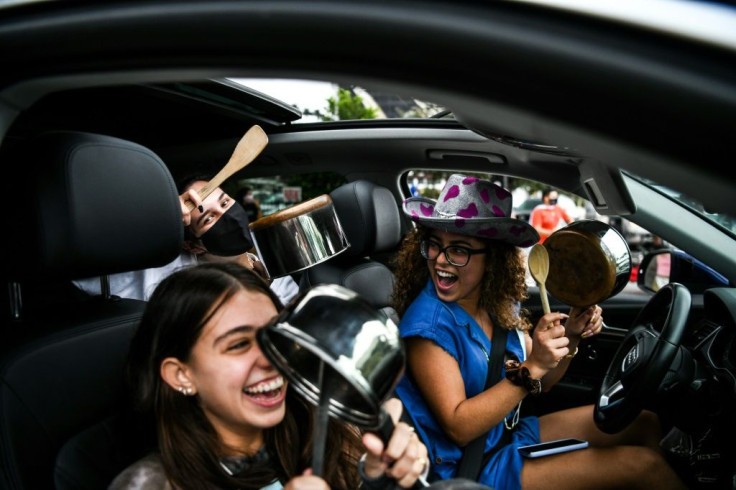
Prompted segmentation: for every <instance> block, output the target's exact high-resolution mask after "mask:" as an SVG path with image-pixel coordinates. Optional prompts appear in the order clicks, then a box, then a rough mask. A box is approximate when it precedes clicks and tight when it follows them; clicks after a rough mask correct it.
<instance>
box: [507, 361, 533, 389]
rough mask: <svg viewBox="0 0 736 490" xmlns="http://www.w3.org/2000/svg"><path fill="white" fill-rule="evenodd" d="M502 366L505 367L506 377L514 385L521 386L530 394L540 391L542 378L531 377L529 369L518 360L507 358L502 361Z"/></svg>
mask: <svg viewBox="0 0 736 490" xmlns="http://www.w3.org/2000/svg"><path fill="white" fill-rule="evenodd" d="M504 368H506V379H508V380H509V381H511V382H512V383H514V384H515V385H516V386H523V387H524V388H525V389H526V391H528V392H529V394H530V395H535V396H536V395H539V394H540V393H542V380H541V379H534V378H532V375H531V373H530V372H529V369H527V367H526V366H522V364H521V363H520V362H519V361H516V360H513V359H509V360H508V361H506V362H505V363H504Z"/></svg>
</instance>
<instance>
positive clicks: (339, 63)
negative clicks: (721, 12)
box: [0, 0, 736, 214]
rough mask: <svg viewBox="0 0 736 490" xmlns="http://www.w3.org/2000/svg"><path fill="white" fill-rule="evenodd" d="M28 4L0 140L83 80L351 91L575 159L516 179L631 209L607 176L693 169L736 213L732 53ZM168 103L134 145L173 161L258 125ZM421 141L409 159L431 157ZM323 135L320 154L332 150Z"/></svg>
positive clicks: (8, 74) (556, 16)
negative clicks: (403, 98) (434, 109)
mask: <svg viewBox="0 0 736 490" xmlns="http://www.w3.org/2000/svg"><path fill="white" fill-rule="evenodd" d="M22 4H23V2H16V3H15V4H14V5H20V6H13V7H8V8H4V9H3V16H2V19H0V46H2V47H1V48H0V50H1V51H0V53H2V59H3V65H4V68H3V71H2V73H1V74H0V101H2V102H4V112H3V118H2V122H3V123H4V126H5V128H3V129H6V128H7V126H9V125H10V122H12V121H13V116H14V113H17V112H20V111H22V110H23V109H25V108H26V107H29V106H31V105H32V104H33V103H34V102H36V101H37V100H38V99H39V98H41V97H42V96H44V95H45V94H47V93H49V92H53V91H57V90H60V89H64V88H68V87H75V86H76V85H77V84H79V83H85V84H90V83H92V84H102V85H105V84H111V83H122V82H135V83H140V82H143V81H148V82H154V83H159V84H165V83H170V82H172V81H174V80H206V79H211V78H221V77H225V76H228V77H259V76H267V77H288V76H298V77H300V78H315V79H331V80H334V81H337V82H340V81H342V80H344V81H345V82H346V83H357V84H362V85H364V86H375V87H378V88H380V89H382V90H385V91H393V92H395V93H399V94H401V93H410V94H412V95H414V96H416V97H418V98H420V99H424V100H432V101H435V102H437V103H439V104H442V105H444V106H446V107H449V108H451V109H452V110H453V112H454V113H455V116H456V117H457V118H458V120H460V121H461V122H462V123H463V124H465V125H467V126H468V127H471V128H473V131H474V132H475V133H478V134H483V135H488V136H490V137H499V136H511V137H514V138H520V139H522V140H526V141H533V142H536V141H539V142H544V143H549V142H554V143H555V144H558V145H560V146H564V147H569V148H574V149H575V150H576V151H578V152H580V154H582V155H584V156H585V158H580V159H577V160H576V159H575V158H571V157H562V158H560V157H554V156H550V155H547V156H544V155H543V154H537V153H529V152H527V153H523V154H522V153H518V152H517V153H514V150H508V149H507V150H506V151H507V152H510V153H511V154H515V155H518V157H519V162H521V164H523V165H537V164H544V163H545V162H556V163H558V164H560V168H563V169H567V168H571V165H578V164H579V165H580V166H581V167H580V172H581V174H582V176H583V178H584V177H585V176H586V175H595V176H598V177H599V178H600V181H601V183H602V185H603V187H604V189H603V191H604V192H605V193H606V194H608V195H610V196H613V197H618V198H619V202H618V203H616V205H617V206H618V207H619V209H621V210H624V211H625V210H626V208H627V207H628V206H627V203H626V196H625V193H624V195H620V191H621V189H620V180H619V179H617V177H616V173H617V172H616V171H611V170H609V169H607V168H606V167H605V166H604V165H603V163H602V162H606V161H612V162H615V163H616V164H617V165H620V166H621V167H622V168H624V169H626V168H629V169H632V170H633V171H635V172H636V173H638V174H640V175H643V176H645V177H646V176H649V177H652V178H654V179H656V180H658V181H660V182H662V183H664V184H669V185H671V186H673V187H684V188H690V187H693V183H694V182H693V178H694V173H693V172H692V170H693V169H695V168H697V169H699V172H700V174H699V178H700V179H701V180H700V181H699V182H698V183H697V185H696V186H694V189H693V195H695V196H696V197H698V198H700V199H701V200H703V201H704V202H705V203H706V205H708V206H709V207H711V208H712V209H714V210H720V211H724V212H730V213H731V214H736V203H735V202H731V201H732V200H725V199H720V198H719V196H723V195H728V193H729V192H730V190H731V188H732V186H733V178H732V177H731V178H727V177H724V176H723V174H722V171H721V170H720V168H721V165H722V163H721V160H722V159H723V157H724V155H727V154H728V153H727V150H728V149H729V148H728V141H729V138H730V137H731V132H732V130H733V128H734V127H736V94H735V93H734V86H736V83H734V81H735V80H736V63H733V61H734V60H733V53H732V52H729V51H727V50H726V49H724V48H718V47H713V46H706V45H698V44H694V43H690V44H684V42H683V41H682V40H680V39H676V38H674V37H671V36H668V35H667V34H664V33H651V32H643V31H640V30H638V29H636V28H635V27H633V26H628V25H614V24H612V23H610V22H607V21H605V20H602V19H598V20H591V19H586V20H585V21H582V20H581V18H580V17H578V16H576V14H574V13H569V12H560V11H554V10H550V9H547V8H545V7H543V6H537V5H525V4H517V3H514V2H491V3H489V2H480V1H479V2H473V1H457V2H452V3H451V4H450V3H449V2H448V3H447V4H445V3H440V2H432V1H427V2H411V1H401V0H396V1H391V2H382V1H378V2H361V1H325V2H309V3H305V2H293V1H279V0H271V1H249V2H240V1H218V2H201V3H200V2H105V3H99V4H97V3H93V2H74V3H72V2H69V3H65V2H47V3H46V2H32V3H30V4H29V5H22ZM28 32H32V33H33V35H28ZM724 61H728V62H724ZM90 75H95V77H96V81H94V82H90V80H92V79H93V78H92V77H90ZM139 88H140V87H139ZM135 90H137V89H131V93H132V92H134V91H135ZM141 92H143V94H137V95H136V96H137V97H138V96H139V97H140V100H139V101H145V100H146V99H147V98H148V96H149V95H150V91H149V92H146V90H142V91H141ZM94 97H100V98H102V99H107V98H106V97H105V89H104V88H100V89H99V90H89V92H87V93H86V94H85V96H84V99H85V101H87V100H89V101H95V100H102V99H95V98H94ZM63 98H64V97H58V96H54V97H51V99H50V101H49V102H48V103H49V104H52V105H53V104H59V105H58V110H59V114H58V115H56V118H57V119H55V120H53V121H55V122H58V123H59V124H65V120H66V121H68V120H71V119H68V116H69V115H70V114H73V113H74V111H75V104H74V103H70V102H69V101H66V103H65V101H63V100H60V99H63ZM55 99H56V100H55ZM163 99H164V98H161V99H156V98H155V97H154V98H153V99H149V100H148V102H145V103H144V105H143V108H144V109H152V108H153V107H158V108H160V109H161V110H160V111H157V113H158V115H157V116H155V117H153V118H151V119H150V120H149V121H148V122H147V123H146V126H144V127H141V128H137V130H138V131H140V134H139V136H141V137H143V138H149V140H145V141H144V144H150V146H152V147H156V148H158V149H160V151H163V152H167V151H168V152H169V154H171V155H172V158H173V155H175V154H176V153H177V148H175V147H168V148H167V143H169V141H171V142H172V144H174V143H175V142H174V140H175V139H176V138H175V137H180V136H182V135H186V136H187V137H189V138H191V139H189V140H188V141H190V142H192V141H194V139H193V138H198V137H201V138H204V139H205V140H209V141H210V143H209V149H210V150H212V151H215V150H216V149H217V148H221V150H220V152H219V153H218V154H217V156H213V157H212V158H213V159H220V158H222V156H223V155H227V154H228V153H227V148H232V147H233V143H232V141H233V138H236V137H237V136H236V135H242V134H243V133H244V131H245V130H246V129H247V127H249V125H250V124H251V123H252V122H253V120H251V119H249V118H248V117H244V116H243V114H233V111H224V112H220V111H218V110H215V109H214V108H213V107H210V108H209V110H207V111H205V112H204V113H203V112H200V111H201V109H200V108H199V107H197V105H196V104H194V105H193V106H189V107H188V108H187V107H186V106H184V105H182V106H181V107H180V108H172V107H171V106H170V105H169V104H166V102H165V101H164V100H163ZM120 100H121V101H125V100H126V99H124V98H123V99H120ZM80 103H81V102H80ZM65 104H66V105H65ZM109 104H110V102H109V101H107V100H105V101H104V105H101V106H100V107H101V108H104V109H105V110H107V109H108V107H109V108H110V109H111V110H114V111H120V113H121V114H124V113H125V111H131V110H136V108H138V109H140V108H141V106H138V105H136V104H132V103H131V104H130V105H127V104H125V103H122V104H120V105H119V106H117V107H114V106H113V107H110V106H109ZM159 104H160V105H159ZM632 107H633V108H635V110H632ZM180 111H183V112H180ZM218 112H220V113H219V114H218ZM234 112H237V111H234ZM47 117H50V116H49V115H48V114H47ZM107 118H110V119H112V120H110V121H108V120H107ZM121 120H122V118H121ZM53 121H52V119H49V122H50V123H51V122H53ZM205 121H206V122H205ZM119 122H120V120H117V121H116V120H115V118H114V117H113V116H112V115H109V114H105V113H100V114H98V119H97V120H96V121H95V123H96V124H97V125H98V126H97V127H98V128H101V127H104V126H105V125H109V127H113V128H114V127H115V125H116V124H118V123H119ZM182 122H186V123H187V124H182ZM176 123H178V124H176ZM261 123H263V124H266V121H261ZM276 127H277V126H272V129H274V130H275V129H276ZM19 128H21V127H20V126H19ZM172 128H176V129H172ZM115 129H116V130H120V131H121V133H120V134H125V131H135V130H136V128H130V127H128V128H115ZM439 129H441V130H442V129H444V128H439ZM421 130H422V128H421V127H418V128H417V130H416V131H417V134H416V135H415V141H417V145H416V146H415V147H414V148H413V149H419V148H420V147H424V149H425V150H426V147H427V144H426V142H424V143H422V142H421V141H422V137H421V136H420V134H419V133H421V132H422V131H421ZM303 131H307V129H304V130H303ZM458 131H461V130H460V129H458ZM274 132H276V131H274ZM464 133H468V132H467V131H465V132H464ZM464 133H463V134H464ZM315 134H316V135H317V136H315V138H317V140H315V141H317V142H318V143H316V146H317V147H319V148H321V150H322V154H324V155H326V154H328V152H329V148H330V147H331V146H332V147H333V149H334V145H335V144H339V143H340V141H339V139H338V140H337V141H335V140H331V139H330V138H328V137H327V135H325V138H324V139H322V140H319V136H318V135H319V134H318V133H315ZM457 134H460V133H457ZM426 135H427V136H431V133H429V132H428V133H426ZM134 136H135V135H134ZM169 138H172V139H171V140H169ZM213 138H217V139H213ZM290 138H298V135H293V136H290ZM463 138H472V136H470V135H465V134H464V136H463ZM272 140H273V141H274V146H275V145H276V144H284V145H285V146H284V148H286V145H287V142H288V141H296V139H293V140H291V139H289V138H287V135H285V134H284V135H281V137H279V138H277V137H274V138H273V139H272ZM146 141H151V142H150V143H146ZM320 141H321V143H320ZM496 144H497V143H495V142H493V143H485V144H480V143H479V149H480V150H482V151H488V152H491V153H492V152H493V151H494V149H497V148H499V147H497V146H495V145H496ZM183 148H184V147H181V148H179V149H178V151H179V152H180V153H183V151H184V150H183ZM346 151H347V150H346ZM408 151H412V148H410V149H409V150H408ZM267 155H268V154H267V153H266V155H264V156H267ZM317 156H319V155H314V157H315V158H316V157H317ZM377 156H378V155H377ZM277 160H279V159H278V158H277ZM426 160H427V159H426V158H424V159H423V161H426ZM481 161H482V159H481ZM430 163H432V162H430ZM407 165H411V161H409V162H407ZM523 165H522V167H520V168H521V171H520V173H522V172H523ZM437 166H438V167H441V166H442V162H441V161H438V162H437ZM575 172H577V170H576V171H575ZM552 173H553V172H552ZM559 180H560V181H563V180H564V181H565V182H564V184H565V185H564V186H563V185H561V186H560V187H562V188H566V189H568V190H571V189H572V190H575V189H577V191H578V192H581V191H580V178H579V177H577V176H576V180H577V185H573V184H572V183H571V182H572V181H571V180H570V179H568V178H559ZM683 183H686V184H688V185H687V186H683ZM623 214H625V213H623Z"/></svg>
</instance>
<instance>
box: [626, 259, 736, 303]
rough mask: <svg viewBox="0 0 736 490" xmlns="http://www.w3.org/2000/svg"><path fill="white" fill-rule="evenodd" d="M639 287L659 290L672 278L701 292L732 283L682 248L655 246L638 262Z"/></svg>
mask: <svg viewBox="0 0 736 490" xmlns="http://www.w3.org/2000/svg"><path fill="white" fill-rule="evenodd" d="M636 282H637V285H638V286H639V288H641V289H643V290H644V291H651V292H657V291H658V290H659V288H661V287H662V286H664V285H665V284H667V283H670V282H677V283H680V284H682V285H684V286H685V287H687V288H688V289H689V290H690V292H691V293H692V294H702V293H703V291H705V290H706V289H710V288H712V287H720V286H729V282H728V279H727V278H726V277H725V276H723V275H722V274H720V273H719V272H717V271H716V270H714V269H712V268H711V267H709V266H707V265H706V264H704V263H703V262H701V261H699V260H697V259H695V258H694V257H692V256H691V255H688V254H686V253H685V252H682V251H680V250H654V251H652V252H650V253H648V254H646V255H645V256H644V259H643V260H642V261H641V263H640V264H639V274H638V275H637V279H636Z"/></svg>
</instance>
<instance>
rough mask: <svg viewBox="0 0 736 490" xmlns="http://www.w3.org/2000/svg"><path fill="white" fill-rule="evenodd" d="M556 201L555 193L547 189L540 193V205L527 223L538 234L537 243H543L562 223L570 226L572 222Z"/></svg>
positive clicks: (557, 197)
mask: <svg viewBox="0 0 736 490" xmlns="http://www.w3.org/2000/svg"><path fill="white" fill-rule="evenodd" d="M558 199H559V194H558V193H557V191H556V190H554V189H552V188H549V187H547V188H546V189H544V190H543V191H542V203H541V204H538V205H537V206H535V207H534V209H533V210H532V214H531V216H530V217H529V223H530V224H531V225H532V226H533V227H534V229H535V230H537V233H539V243H544V241H545V240H546V239H547V237H549V236H550V235H551V234H552V233H554V232H555V231H556V230H558V229H559V228H561V226H563V225H562V223H563V222H564V223H565V224H570V223H572V221H573V220H572V218H571V217H570V215H569V214H567V211H565V209H564V208H563V207H562V206H560V205H559V204H557V200H558Z"/></svg>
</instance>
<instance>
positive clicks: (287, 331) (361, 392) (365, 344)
mask: <svg viewBox="0 0 736 490" xmlns="http://www.w3.org/2000/svg"><path fill="white" fill-rule="evenodd" d="M257 341H258V343H259V345H260V347H261V350H262V351H263V353H264V355H265V356H266V357H268V358H269V360H270V361H271V362H272V363H273V364H274V366H276V368H277V369H278V370H279V371H281V372H282V373H283V374H284V376H285V377H286V378H287V379H288V380H289V382H290V388H293V389H296V390H297V391H298V392H299V393H300V394H301V395H302V396H303V397H305V398H306V399H307V401H309V402H310V403H312V404H313V405H320V404H323V405H325V408H326V409H327V410H328V412H329V415H330V416H332V417H336V418H339V419H341V420H345V421H348V422H351V423H354V424H356V425H358V426H360V427H364V428H368V429H375V428H377V427H379V426H380V425H381V424H382V423H383V420H382V419H381V417H382V409H381V408H382V407H381V405H382V404H383V402H384V401H386V399H387V398H388V397H389V396H390V395H391V393H392V392H393V389H394V388H395V386H396V384H397V383H398V381H399V379H400V377H401V375H402V374H403V372H404V365H405V362H406V355H405V351H404V347H403V343H402V342H401V339H400V337H399V329H398V327H397V326H396V324H395V323H394V322H393V321H391V320H390V319H389V318H388V317H387V316H386V315H385V314H383V313H382V312H380V311H378V310H377V309H375V308H373V307H372V306H371V305H370V304H369V303H368V302H367V301H365V300H363V299H362V298H361V297H360V296H359V295H358V294H357V293H355V292H354V291H352V290H350V289H347V288H344V287H342V286H338V285H335V284H322V285H318V286H315V287H313V288H312V289H310V290H309V291H307V292H306V293H304V294H303V295H302V296H301V297H300V298H299V299H297V300H296V301H292V302H291V303H290V304H289V305H288V306H287V307H286V309H285V310H283V311H282V312H281V314H280V315H279V316H278V317H277V318H276V319H275V320H274V321H273V322H271V323H270V324H269V325H268V326H266V327H264V328H262V329H260V330H259V331H258V335H257Z"/></svg>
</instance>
